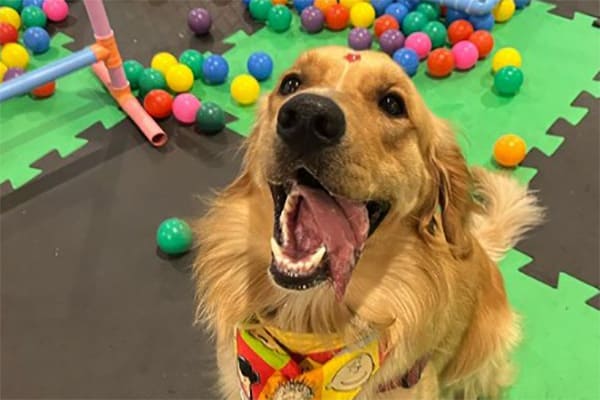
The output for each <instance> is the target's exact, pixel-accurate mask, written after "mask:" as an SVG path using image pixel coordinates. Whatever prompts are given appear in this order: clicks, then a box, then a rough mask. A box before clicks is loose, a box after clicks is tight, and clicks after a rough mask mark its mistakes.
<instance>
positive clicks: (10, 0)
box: [0, 0, 23, 12]
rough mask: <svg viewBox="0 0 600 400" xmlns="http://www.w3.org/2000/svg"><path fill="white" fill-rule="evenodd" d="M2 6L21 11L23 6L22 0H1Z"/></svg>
mask: <svg viewBox="0 0 600 400" xmlns="http://www.w3.org/2000/svg"><path fill="white" fill-rule="evenodd" d="M0 7H10V8H12V9H13V10H15V11H17V12H19V11H21V8H23V1H22V0H0Z"/></svg>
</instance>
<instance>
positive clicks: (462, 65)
mask: <svg viewBox="0 0 600 400" xmlns="http://www.w3.org/2000/svg"><path fill="white" fill-rule="evenodd" d="M452 55H453V56H454V65H455V67H456V69H460V70H466V69H469V68H472V67H473V66H474V65H475V64H476V63H477V59H478V58H479V51H478V50H477V47H476V46H475V45H474V44H473V43H471V42H469V41H468V40H461V41H460V42H458V43H456V44H455V45H454V46H452Z"/></svg>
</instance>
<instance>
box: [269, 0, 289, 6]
mask: <svg viewBox="0 0 600 400" xmlns="http://www.w3.org/2000/svg"><path fill="white" fill-rule="evenodd" d="M271 3H273V5H274V6H276V5H278V4H279V5H282V6H285V5H287V0H271Z"/></svg>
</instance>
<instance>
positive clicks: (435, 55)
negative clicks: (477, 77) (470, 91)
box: [427, 47, 454, 78]
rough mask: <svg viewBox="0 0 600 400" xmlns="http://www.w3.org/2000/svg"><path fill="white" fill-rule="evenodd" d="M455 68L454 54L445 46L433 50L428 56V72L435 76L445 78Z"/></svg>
mask: <svg viewBox="0 0 600 400" xmlns="http://www.w3.org/2000/svg"><path fill="white" fill-rule="evenodd" d="M453 69H454V55H453V54H452V52H451V51H450V50H449V49H447V48H445V47H440V48H439V49H435V50H433V51H432V52H431V53H429V57H428V58H427V73H429V75H431V76H433V77H435V78H443V77H445V76H448V75H450V73H451V72H452V70H453Z"/></svg>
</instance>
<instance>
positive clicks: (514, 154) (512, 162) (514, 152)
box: [494, 133, 527, 168]
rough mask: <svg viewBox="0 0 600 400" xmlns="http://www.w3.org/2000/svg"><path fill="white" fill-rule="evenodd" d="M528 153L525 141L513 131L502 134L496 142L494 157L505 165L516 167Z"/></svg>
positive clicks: (500, 163)
mask: <svg viewBox="0 0 600 400" xmlns="http://www.w3.org/2000/svg"><path fill="white" fill-rule="evenodd" d="M526 154H527V145H525V141H524V140H523V139H522V138H521V137H520V136H517V135H515V134H512V133H509V134H506V135H503V136H501V137H500V139H498V140H497V141H496V143H495V144H494V159H495V160H496V162H497V163H498V164H499V165H501V166H503V167H509V168H512V167H516V166H517V165H519V163H520V162H521V161H523V159H525V155H526Z"/></svg>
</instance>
